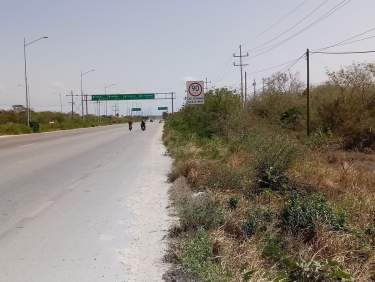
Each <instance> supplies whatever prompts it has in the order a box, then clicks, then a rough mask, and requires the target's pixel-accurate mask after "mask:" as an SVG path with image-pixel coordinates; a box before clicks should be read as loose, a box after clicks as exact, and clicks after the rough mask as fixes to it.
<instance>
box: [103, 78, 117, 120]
mask: <svg viewBox="0 0 375 282" xmlns="http://www.w3.org/2000/svg"><path fill="white" fill-rule="evenodd" d="M115 85H116V84H115V83H112V84H109V85H104V95H107V89H108V88H110V87H112V86H115ZM105 115H106V116H107V115H108V99H107V97H106V98H105Z"/></svg>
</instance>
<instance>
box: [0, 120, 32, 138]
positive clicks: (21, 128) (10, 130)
mask: <svg viewBox="0 0 375 282" xmlns="http://www.w3.org/2000/svg"><path fill="white" fill-rule="evenodd" d="M30 132H31V128H29V127H27V126H26V125H24V124H13V123H6V124H0V135H1V134H5V135H6V134H23V133H30Z"/></svg>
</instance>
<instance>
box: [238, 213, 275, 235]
mask: <svg viewBox="0 0 375 282" xmlns="http://www.w3.org/2000/svg"><path fill="white" fill-rule="evenodd" d="M272 217H273V215H272V213H271V212H270V211H268V210H263V209H256V210H251V211H249V212H248V214H247V217H246V221H245V223H244V226H243V230H244V233H245V236H246V237H251V236H252V235H254V234H255V232H256V231H257V230H259V229H266V226H267V225H269V224H270V222H271V220H272Z"/></svg>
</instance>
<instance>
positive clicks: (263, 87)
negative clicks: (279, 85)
mask: <svg viewBox="0 0 375 282" xmlns="http://www.w3.org/2000/svg"><path fill="white" fill-rule="evenodd" d="M265 80H266V79H265V78H262V89H263V94H264V92H265V91H266V88H265V85H264V82H265Z"/></svg>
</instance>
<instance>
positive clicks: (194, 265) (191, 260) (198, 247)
mask: <svg viewBox="0 0 375 282" xmlns="http://www.w3.org/2000/svg"><path fill="white" fill-rule="evenodd" d="M182 265H183V266H184V268H185V269H186V270H187V271H188V272H190V273H192V274H194V275H195V276H196V277H197V278H198V279H199V281H207V282H216V281H228V280H229V277H228V274H227V273H225V272H224V271H223V270H222V269H221V267H220V266H219V265H217V264H215V263H214V262H213V244H212V242H211V240H210V238H209V236H208V234H207V232H206V231H204V230H203V229H199V230H198V232H197V233H196V235H195V237H194V238H193V239H192V240H191V241H190V242H188V243H187V244H186V245H185V246H184V248H183V250H182Z"/></svg>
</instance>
